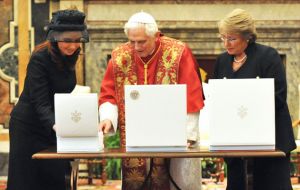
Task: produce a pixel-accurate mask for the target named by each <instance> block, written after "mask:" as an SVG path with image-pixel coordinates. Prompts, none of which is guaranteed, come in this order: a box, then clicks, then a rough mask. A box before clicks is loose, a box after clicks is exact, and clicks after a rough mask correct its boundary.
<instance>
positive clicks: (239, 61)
mask: <svg viewBox="0 0 300 190" xmlns="http://www.w3.org/2000/svg"><path fill="white" fill-rule="evenodd" d="M246 59H247V55H245V56H244V57H242V59H240V60H237V59H236V58H235V57H234V58H233V61H234V62H235V63H243V62H244V61H245V60H246Z"/></svg>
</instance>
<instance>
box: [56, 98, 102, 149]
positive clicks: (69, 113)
mask: <svg viewBox="0 0 300 190" xmlns="http://www.w3.org/2000/svg"><path fill="white" fill-rule="evenodd" d="M54 102H55V105H54V106H55V107H54V108H55V124H56V126H57V128H56V135H57V152H59V153H60V152H61V153H62V152H99V151H100V150H102V149H103V134H102V133H98V98H97V94H94V93H92V94H55V95H54Z"/></svg>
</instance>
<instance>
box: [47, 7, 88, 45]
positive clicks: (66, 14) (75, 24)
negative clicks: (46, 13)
mask: <svg viewBox="0 0 300 190" xmlns="http://www.w3.org/2000/svg"><path fill="white" fill-rule="evenodd" d="M84 19H85V14H84V13H83V12H80V11H78V10H60V11H56V12H54V13H52V19H51V22H50V23H49V25H48V26H47V40H49V41H51V42H88V41H89V35H88V32H87V27H86V24H85V22H84Z"/></svg>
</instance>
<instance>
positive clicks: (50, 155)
mask: <svg viewBox="0 0 300 190" xmlns="http://www.w3.org/2000/svg"><path fill="white" fill-rule="evenodd" d="M284 156H285V153H284V152H282V151H277V150H276V151H264V150H259V151H251V150H247V151H209V150H208V149H207V148H199V147H197V148H191V149H188V150H186V151H184V152H126V150H125V149H121V148H117V149H104V150H103V151H101V152H99V153H57V151H56V148H55V147H52V148H50V149H47V150H44V151H41V152H38V153H36V154H34V155H33V156H32V158H33V159H74V161H72V162H71V166H72V171H71V175H70V186H69V189H71V190H76V189H77V174H78V164H79V161H78V159H89V158H93V159H94V158H141V157H142V158H206V157H223V158H224V157H284Z"/></svg>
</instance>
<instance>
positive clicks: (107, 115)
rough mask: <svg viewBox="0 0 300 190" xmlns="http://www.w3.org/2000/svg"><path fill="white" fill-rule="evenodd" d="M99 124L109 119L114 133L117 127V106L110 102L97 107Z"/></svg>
mask: <svg viewBox="0 0 300 190" xmlns="http://www.w3.org/2000/svg"><path fill="white" fill-rule="evenodd" d="M99 117H100V122H101V121H103V120H105V119H109V120H110V121H111V123H112V125H113V128H114V132H116V131H117V126H118V106H117V105H114V104H112V103H110V102H105V103H103V104H101V105H100V107H99Z"/></svg>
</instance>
